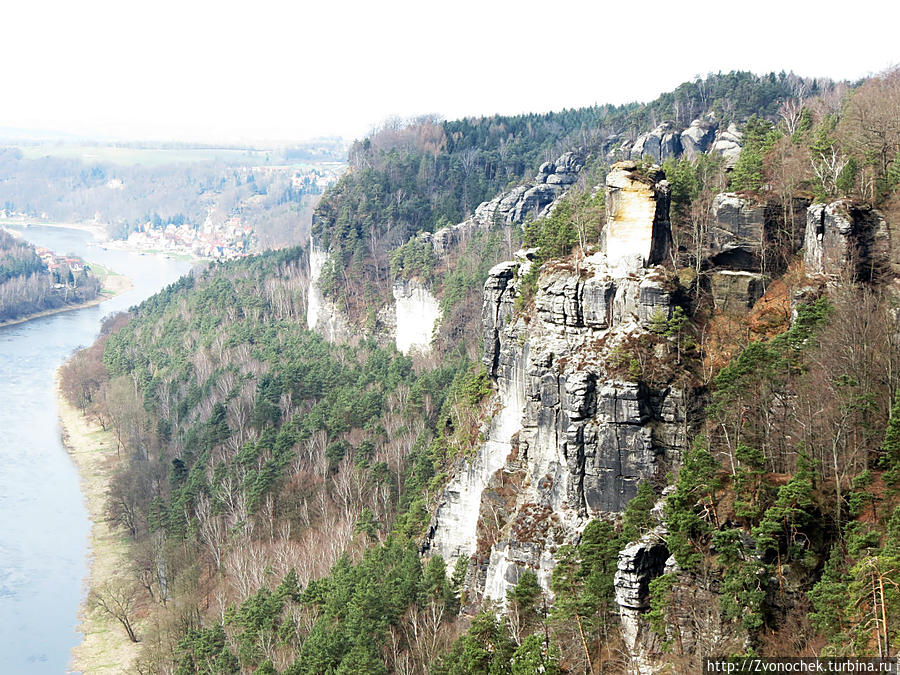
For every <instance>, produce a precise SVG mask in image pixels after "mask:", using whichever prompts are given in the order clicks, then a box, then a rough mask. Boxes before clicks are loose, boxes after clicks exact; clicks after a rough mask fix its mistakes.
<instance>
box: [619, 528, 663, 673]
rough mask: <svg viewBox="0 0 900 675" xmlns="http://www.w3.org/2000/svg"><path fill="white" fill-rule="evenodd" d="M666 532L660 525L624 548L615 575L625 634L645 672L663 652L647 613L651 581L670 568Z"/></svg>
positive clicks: (635, 662)
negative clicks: (651, 627) (659, 653)
mask: <svg viewBox="0 0 900 675" xmlns="http://www.w3.org/2000/svg"><path fill="white" fill-rule="evenodd" d="M665 535H666V531H665V528H664V527H662V526H660V527H657V528H656V529H654V530H652V531H651V532H648V533H647V534H646V535H644V536H643V537H641V538H640V539H639V540H637V541H635V542H632V543H630V544H629V545H628V546H626V547H625V548H624V549H622V550H621V551H620V552H619V562H618V565H617V566H616V576H615V578H614V579H613V588H614V589H615V594H616V604H617V605H618V606H619V620H620V621H621V622H622V637H623V639H624V640H625V646H626V647H627V648H628V651H629V653H630V654H631V659H632V665H633V666H634V668H635V670H636V672H638V673H640V674H641V675H644V674H650V673H653V672H654V670H655V669H654V668H653V659H652V654H654V653H658V652H659V648H658V647H659V645H658V644H657V643H658V642H659V638H658V636H657V635H655V634H654V633H653V632H652V631H651V630H650V626H649V625H648V623H647V621H645V620H644V617H643V615H644V614H645V613H646V612H647V610H649V609H650V589H649V587H650V582H651V581H652V580H653V579H655V578H656V577H658V576H660V575H661V574H663V573H664V572H666V571H667V570H666V564H667V561H669V550H668V549H667V548H666V544H665Z"/></svg>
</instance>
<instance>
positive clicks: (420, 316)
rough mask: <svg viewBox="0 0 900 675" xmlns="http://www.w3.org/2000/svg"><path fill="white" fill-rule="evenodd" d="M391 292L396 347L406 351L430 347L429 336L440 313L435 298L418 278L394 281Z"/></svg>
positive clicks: (426, 349)
mask: <svg viewBox="0 0 900 675" xmlns="http://www.w3.org/2000/svg"><path fill="white" fill-rule="evenodd" d="M392 292H393V296H394V321H393V329H394V343H395V345H396V347H397V350H398V351H401V352H403V353H404V354H408V353H409V352H410V350H411V349H413V348H415V349H417V350H419V351H420V352H428V351H430V350H431V338H432V336H433V335H434V329H435V327H436V326H437V322H438V320H439V319H440V317H441V308H440V306H439V305H438V301H437V298H435V297H434V295H433V294H432V293H431V291H430V290H429V289H428V288H427V287H425V285H423V284H422V283H421V282H420V281H418V280H416V279H410V280H406V281H396V282H395V283H394V285H393V288H392Z"/></svg>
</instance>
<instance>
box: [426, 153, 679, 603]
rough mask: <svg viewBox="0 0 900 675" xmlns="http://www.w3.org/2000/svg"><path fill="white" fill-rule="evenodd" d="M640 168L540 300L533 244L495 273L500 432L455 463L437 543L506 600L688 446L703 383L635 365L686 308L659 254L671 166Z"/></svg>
mask: <svg viewBox="0 0 900 675" xmlns="http://www.w3.org/2000/svg"><path fill="white" fill-rule="evenodd" d="M635 169H636V164H634V163H632V164H629V165H627V166H625V167H617V168H616V171H618V172H619V175H620V178H619V179H617V178H616V177H615V176H614V177H613V180H612V181H611V184H609V185H608V190H609V191H610V200H612V201H614V202H617V204H618V206H619V207H620V210H619V211H616V213H618V215H619V216H620V218H619V220H618V221H615V222H616V223H617V226H618V227H619V228H620V230H619V231H618V232H614V233H613V236H608V237H606V239H605V240H604V245H603V247H602V250H601V251H600V252H598V253H595V254H593V255H591V256H588V257H586V258H584V259H580V260H579V261H578V263H577V268H576V266H575V263H574V262H560V261H557V262H555V263H552V264H547V265H545V266H544V268H542V270H541V272H540V275H539V278H538V284H537V292H536V295H535V297H534V301H533V310H530V311H528V312H526V313H521V314H516V312H515V299H516V297H517V295H518V293H519V289H520V286H521V283H522V278H523V276H524V274H525V273H526V272H527V270H528V269H529V268H530V265H531V264H532V262H531V260H530V254H529V252H522V253H521V255H519V256H518V257H517V259H516V260H513V261H509V262H506V263H502V264H500V265H497V266H496V267H494V268H493V269H492V270H491V272H490V275H489V278H488V280H487V282H486V283H485V287H484V303H483V310H482V321H483V331H484V344H485V354H484V363H485V365H486V366H487V368H488V372H489V374H490V375H491V377H492V379H493V380H494V381H495V382H496V387H497V395H496V400H495V411H496V412H495V413H494V415H493V417H492V420H491V422H490V426H489V428H486V429H485V430H484V433H485V435H486V436H487V438H488V440H487V442H485V443H483V444H482V445H481V446H480V447H479V448H477V450H476V452H475V454H474V456H473V457H471V458H469V459H467V460H464V461H461V463H460V465H459V467H458V468H457V470H456V471H455V472H454V476H453V478H452V479H451V481H450V482H449V484H448V486H447V489H446V490H445V492H444V494H443V496H442V498H441V502H440V505H439V507H438V509H437V512H436V514H435V517H434V519H433V521H432V526H431V528H430V532H429V536H428V540H427V541H426V543H425V548H426V549H430V550H433V551H437V552H440V553H441V554H442V555H443V556H444V558H445V560H447V561H448V563H449V564H451V565H452V564H454V563H455V560H456V558H457V557H458V556H461V555H465V556H470V560H471V565H470V573H471V574H470V577H469V578H470V579H471V580H473V584H472V587H471V590H472V591H473V593H474V595H475V596H478V595H481V596H483V597H486V598H490V599H492V600H495V601H497V602H499V603H501V604H502V603H504V602H505V601H506V591H507V590H508V589H509V588H510V587H511V585H513V584H515V583H516V581H517V580H518V578H519V577H520V575H521V573H522V571H524V570H525V569H532V570H534V571H535V572H536V573H537V575H538V578H539V580H541V582H542V583H544V584H545V585H546V584H548V583H549V579H550V575H551V572H552V568H553V551H554V550H556V548H557V547H558V546H560V545H561V544H563V543H573V542H575V541H577V538H578V536H579V533H580V532H581V530H582V529H583V527H584V525H585V524H586V523H587V522H588V520H589V519H590V518H592V517H594V516H597V515H600V514H608V513H616V512H619V511H621V510H622V509H623V508H624V507H625V505H626V504H627V502H628V501H629V500H630V499H631V498H632V497H633V496H634V495H635V494H636V491H637V485H638V483H639V482H640V481H641V480H651V481H654V482H656V483H661V482H663V480H664V476H665V473H666V471H667V470H668V469H670V468H671V467H672V465H673V463H674V462H677V461H678V458H679V457H680V453H681V451H682V449H683V447H684V444H685V439H686V436H687V432H688V429H689V427H690V425H691V424H692V420H693V414H694V407H695V403H694V401H695V397H694V395H693V393H692V392H691V391H686V390H682V389H678V388H675V387H671V386H667V385H661V386H660V385H655V386H650V385H648V384H646V383H644V382H641V381H638V380H636V379H635V377H634V376H633V374H629V371H628V367H627V364H628V363H629V358H630V357H629V351H628V350H629V349H630V348H631V347H629V345H630V344H631V342H630V341H631V340H633V339H634V338H635V336H636V335H640V334H642V333H645V332H646V329H647V326H649V325H651V323H652V322H654V321H659V319H660V318H662V319H663V320H665V319H666V318H668V317H669V316H670V315H671V313H672V310H673V296H672V290H671V288H672V287H671V282H669V281H668V277H667V274H666V273H665V271H664V270H663V269H662V268H659V267H656V266H655V265H653V264H652V263H651V262H650V261H652V260H653V259H654V257H655V256H658V255H661V253H660V252H661V251H665V250H666V247H667V246H668V241H669V237H670V233H669V231H668V214H667V211H666V209H667V201H666V199H665V197H666V196H667V195H666V190H665V185H663V183H664V181H663V176H662V175H661V172H659V171H658V169H652V170H651V172H649V175H650V176H651V178H648V177H647V174H645V175H642V176H635V177H628V175H627V174H628V173H631V172H633V171H634V170H635ZM629 191H630V192H629ZM616 192H618V193H619V194H618V195H615V194H613V193H616ZM623 194H625V195H628V198H627V199H625V198H623ZM629 223H630V224H631V226H632V227H633V228H634V229H635V230H636V231H635V232H628V231H627V229H626V228H627V227H628V224H629ZM625 244H628V245H627V246H626V245H625ZM615 256H620V257H618V258H617V257H615ZM621 256H626V258H627V259H626V260H623V259H622V258H621ZM663 347H664V345H663ZM623 364H625V365H624V366H623Z"/></svg>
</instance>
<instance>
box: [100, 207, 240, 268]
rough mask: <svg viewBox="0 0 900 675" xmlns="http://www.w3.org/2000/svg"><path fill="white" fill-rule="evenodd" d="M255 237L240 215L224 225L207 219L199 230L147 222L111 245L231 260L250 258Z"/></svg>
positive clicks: (188, 226)
mask: <svg viewBox="0 0 900 675" xmlns="http://www.w3.org/2000/svg"><path fill="white" fill-rule="evenodd" d="M254 236H255V235H254V232H253V228H252V227H251V226H249V225H245V224H243V223H242V221H241V219H240V217H239V216H232V217H230V218H228V219H227V220H226V221H225V222H224V223H220V224H217V223H213V222H212V221H211V220H210V219H207V220H206V222H205V223H204V224H203V225H201V226H199V227H194V226H193V225H192V224H190V223H183V224H181V225H175V224H173V223H169V224H167V225H165V226H154V225H153V224H152V223H150V222H147V223H143V224H141V225H139V226H138V230H137V231H136V232H132V233H131V234H130V235H129V236H128V238H127V239H126V240H124V241H122V242H113V243H112V244H111V245H112V246H115V247H116V248H127V249H133V250H138V251H162V252H164V253H167V254H170V255H183V256H189V257H193V258H208V259H212V260H230V259H232V258H242V257H244V256H247V255H250V253H251V250H252V244H253V241H254Z"/></svg>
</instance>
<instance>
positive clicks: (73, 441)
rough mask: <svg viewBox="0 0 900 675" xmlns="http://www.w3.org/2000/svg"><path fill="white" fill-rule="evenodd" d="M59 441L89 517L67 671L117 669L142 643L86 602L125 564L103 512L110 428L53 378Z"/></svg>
mask: <svg viewBox="0 0 900 675" xmlns="http://www.w3.org/2000/svg"><path fill="white" fill-rule="evenodd" d="M55 388H56V398H57V402H58V405H59V424H60V429H61V433H62V443H63V446H64V447H65V449H66V452H67V453H68V454H69V457H70V458H71V460H72V463H73V464H74V465H75V468H76V469H77V470H78V475H79V480H80V483H81V494H82V497H83V499H84V503H85V506H86V508H87V512H88V518H89V519H90V521H91V532H90V535H89V539H88V552H87V556H88V573H87V577H86V578H85V580H84V582H83V589H84V596H83V597H84V599H83V600H82V602H81V605H80V607H79V610H78V618H79V620H80V623H79V625H78V627H77V629H76V630H77V631H78V632H79V633H81V634H82V636H83V637H82V640H81V643H80V644H78V645H76V646H75V647H73V648H72V652H71V658H70V661H69V667H68V670H67V672H83V673H91V674H92V675H93V674H94V673H108V674H110V675H112V674H113V673H121V672H123V671H124V670H126V669H127V668H128V666H129V665H130V664H132V663H133V662H134V660H135V658H136V657H137V656H138V653H139V650H140V643H133V642H131V641H130V640H129V639H128V636H127V635H126V634H125V631H124V630H123V628H122V626H121V624H119V622H118V621H116V620H115V619H114V618H113V617H111V616H109V615H108V614H104V613H103V612H101V611H99V610H91V609H89V608H88V606H87V593H88V592H89V591H90V590H91V589H92V588H95V587H97V586H99V585H101V584H103V583H105V582H108V581H110V580H111V579H114V578H116V576H117V572H118V571H119V570H121V569H123V568H127V566H128V564H129V555H128V541H127V538H126V537H125V536H124V535H122V534H121V533H120V532H119V531H118V530H116V529H114V528H112V527H110V525H109V523H108V521H107V517H106V494H107V490H108V487H109V481H110V479H111V477H112V472H113V469H114V468H115V466H116V464H117V463H118V462H119V461H120V457H119V455H118V452H117V450H116V441H115V436H114V434H113V432H112V431H111V430H109V429H107V430H106V431H104V430H102V429H101V428H100V426H99V425H98V424H96V423H95V422H92V421H91V420H89V419H88V418H87V417H85V415H83V414H82V413H81V411H80V410H78V409H77V408H74V407H73V406H72V405H71V404H70V403H69V402H68V401H67V400H66V398H65V396H64V395H63V393H62V389H61V386H60V381H59V373H58V372H57V375H56V378H55Z"/></svg>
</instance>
